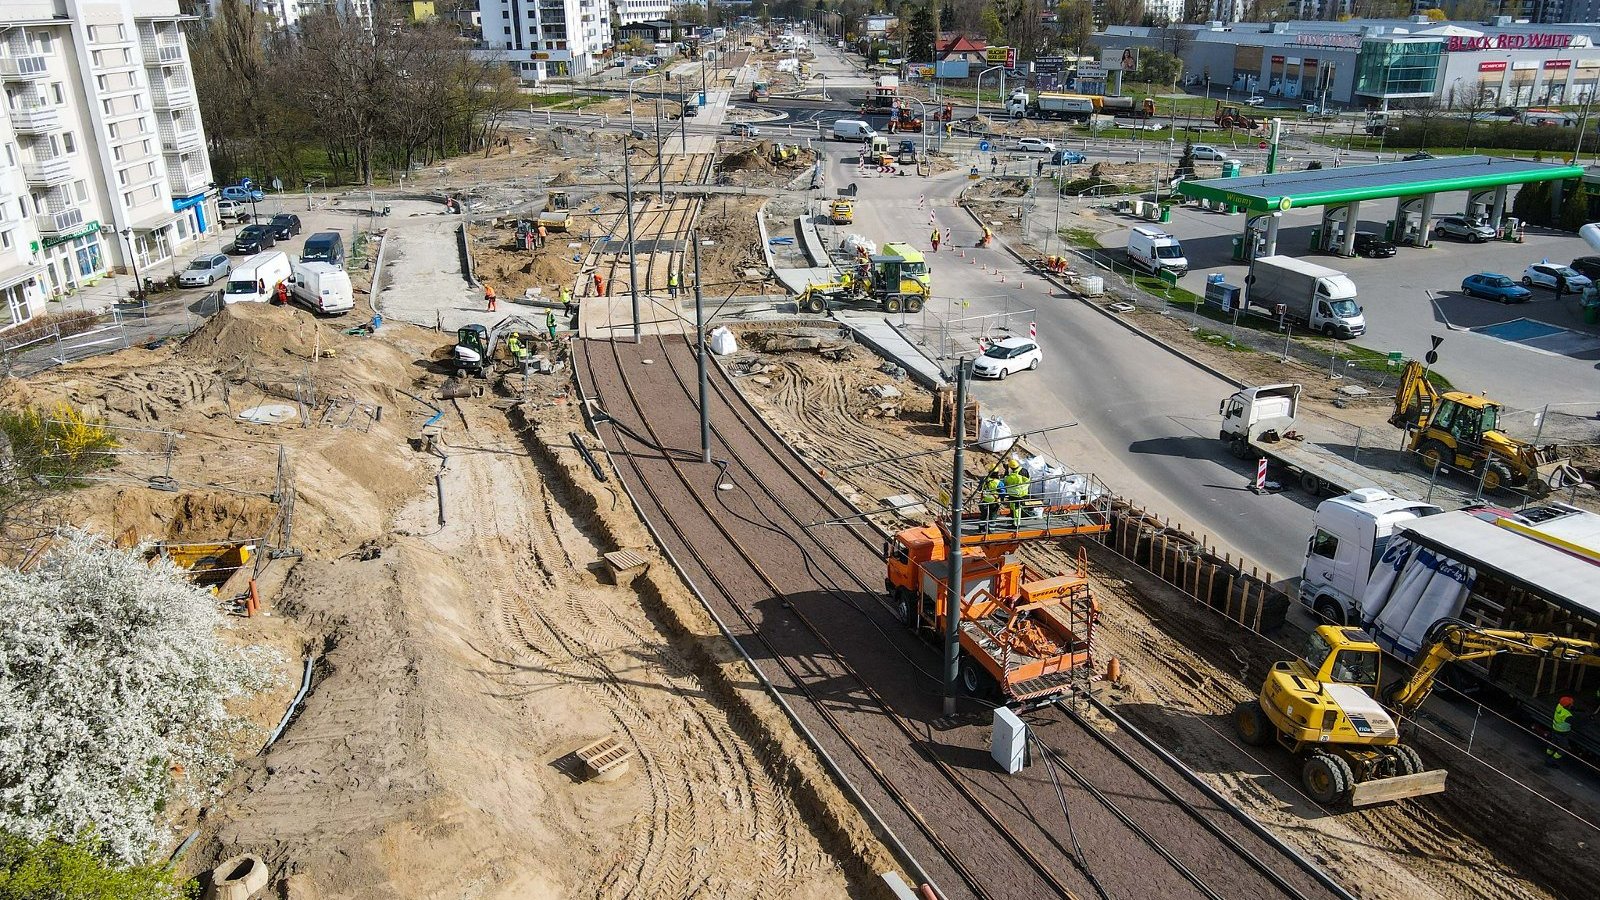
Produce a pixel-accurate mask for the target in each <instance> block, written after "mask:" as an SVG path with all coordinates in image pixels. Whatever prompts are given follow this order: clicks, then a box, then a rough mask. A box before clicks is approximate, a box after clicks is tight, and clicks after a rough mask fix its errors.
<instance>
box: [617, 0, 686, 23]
mask: <svg viewBox="0 0 1600 900" xmlns="http://www.w3.org/2000/svg"><path fill="white" fill-rule="evenodd" d="M616 3H617V20H618V21H617V23H616V24H618V25H632V24H633V23H634V22H648V21H651V20H652V19H670V18H672V7H673V3H672V0H616Z"/></svg>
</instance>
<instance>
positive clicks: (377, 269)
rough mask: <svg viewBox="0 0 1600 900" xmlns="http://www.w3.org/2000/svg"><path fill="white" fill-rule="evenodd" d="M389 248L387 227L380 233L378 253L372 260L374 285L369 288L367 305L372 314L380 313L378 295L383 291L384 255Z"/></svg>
mask: <svg viewBox="0 0 1600 900" xmlns="http://www.w3.org/2000/svg"><path fill="white" fill-rule="evenodd" d="M388 250H389V229H387V228H385V229H384V230H383V231H381V232H379V234H378V255H377V256H376V257H375V258H374V259H373V261H372V285H371V287H369V288H368V289H367V306H369V307H371V309H372V314H373V315H378V314H379V313H380V312H381V310H379V309H378V297H379V296H381V295H382V293H383V257H384V254H385V253H387V252H388Z"/></svg>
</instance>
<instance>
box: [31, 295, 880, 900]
mask: <svg viewBox="0 0 1600 900" xmlns="http://www.w3.org/2000/svg"><path fill="white" fill-rule="evenodd" d="M441 350H442V343H441V339H440V338H439V337H438V336H437V335H434V334H433V333H431V332H428V331H425V330H422V329H416V328H411V327H409V326H385V327H384V328H383V329H381V331H380V332H379V333H378V334H377V335H375V336H364V337H355V336H348V335H344V334H342V333H341V331H340V330H339V328H338V327H336V326H334V325H331V324H328V323H325V322H321V321H318V320H316V319H313V318H312V317H311V316H310V315H309V314H307V313H305V312H302V311H298V310H289V309H283V308H279V307H271V306H252V305H239V306H230V307H225V308H224V309H223V311H222V312H221V313H219V314H218V316H217V317H216V318H214V319H213V320H212V321H211V322H210V323H208V324H207V325H206V326H205V327H204V328H202V329H201V330H200V331H199V332H197V333H196V334H195V335H194V336H193V337H192V338H190V339H189V340H188V341H186V342H184V343H182V344H174V345H169V346H167V347H165V348H163V349H160V350H155V351H148V350H129V351H124V352H121V353H116V354H110V355H106V356H100V357H96V358H94V359H92V360H90V361H88V362H84V363H77V364H73V365H69V366H64V367H60V368H56V369H52V370H49V371H47V372H46V373H44V374H42V375H40V376H38V377H36V378H34V379H30V380H28V381H26V382H21V381H16V380H9V381H6V382H4V383H3V384H0V401H3V402H4V403H6V404H8V405H10V404H17V403H23V402H36V403H43V402H49V401H51V400H55V399H65V400H69V401H71V402H73V403H76V404H79V405H82V406H85V407H87V408H88V409H89V410H91V411H93V412H97V413H99V414H102V415H104V416H106V417H107V418H108V420H109V421H110V422H111V423H112V424H115V425H119V426H128V427H138V428H144V429H163V430H165V431H163V432H128V433H129V434H130V435H132V436H133V437H132V438H130V443H129V445H128V446H129V448H130V449H134V448H137V449H139V450H140V453H138V454H134V455H130V456H129V457H128V458H127V459H126V461H125V462H124V464H123V466H120V467H119V468H118V469H115V470H113V471H112V472H111V473H109V474H108V478H109V479H110V480H108V481H106V482H104V483H100V484H95V485H93V486H90V487H87V488H85V489H82V490H78V491H74V492H72V493H71V494H67V495H63V496H61V497H59V498H58V499H57V500H56V501H55V502H54V503H53V504H51V508H50V510H48V511H47V514H46V515H43V516H41V521H43V522H47V523H59V522H72V523H75V524H80V525H85V526H88V527H93V528H98V529H102V530H106V531H109V532H113V533H118V534H122V533H124V532H126V533H127V535H128V536H129V537H131V538H133V539H144V540H151V539H171V540H189V541H203V540H216V539H221V538H228V537H235V538H240V537H261V536H263V535H266V539H267V541H268V542H271V541H274V540H282V536H281V534H278V535H276V536H274V535H272V534H268V532H271V531H272V529H273V524H272V523H274V522H276V521H279V517H278V514H279V512H280V510H281V508H282V506H283V504H281V503H280V502H278V500H275V499H274V495H275V494H277V495H278V496H279V497H280V499H281V496H282V493H281V492H282V488H283V485H284V484H285V483H287V482H292V483H293V485H294V492H293V493H294V498H295V499H294V505H293V510H294V516H293V530H292V536H290V537H289V538H288V540H287V542H288V544H289V545H290V546H291V547H292V548H293V549H294V550H297V551H299V552H300V554H301V555H300V556H299V557H297V558H285V559H279V560H275V561H273V562H271V563H270V564H268V565H267V566H266V568H265V570H264V571H263V573H262V575H261V576H260V585H261V590H262V594H263V597H264V601H265V603H264V614H263V615H261V616H258V617H255V618H248V619H246V618H236V619H233V620H231V621H233V622H234V623H235V627H234V629H233V635H234V637H235V638H236V639H239V640H244V641H251V642H258V643H267V644H271V645H273V646H275V647H278V648H279V649H280V651H281V652H282V654H283V656H284V665H283V671H282V673H281V675H282V676H283V677H282V678H281V679H280V682H281V683H280V685H279V687H278V688H277V689H275V690H274V692H272V693H270V694H267V695H263V696H260V697H257V698H255V699H254V700H253V701H252V702H251V703H249V704H247V705H245V706H242V707H241V708H240V709H241V712H243V713H244V714H246V715H249V716H251V717H252V719H253V720H254V721H255V722H256V723H257V724H258V725H260V726H261V729H262V733H263V734H264V733H265V731H266V730H268V729H270V728H271V727H272V726H273V725H275V724H276V722H277V720H278V719H279V718H280V717H281V716H282V715H283V711H284V709H285V707H286V706H287V704H288V701H289V699H290V697H291V696H292V695H293V693H294V692H295V690H296V689H297V688H298V687H299V681H300V671H301V665H302V663H301V660H302V659H303V657H305V656H311V657H314V658H315V659H316V666H315V678H314V683H313V688H312V690H311V693H310V695H309V696H308V698H307V700H306V702H305V704H304V706H303V707H302V708H301V710H300V712H299V713H298V716H297V717H296V718H295V720H294V721H293V723H292V725H291V726H290V727H289V729H288V730H287V731H286V732H285V734H284V736H283V738H282V739H281V740H280V741H279V742H278V743H277V744H275V745H274V746H273V747H272V748H271V749H270V750H269V751H268V752H266V753H264V754H260V755H257V750H258V748H259V746H260V745H259V743H256V744H252V745H251V746H248V747H241V748H240V750H241V766H240V768H239V769H238V770H237V771H236V772H235V774H234V776H233V777H232V778H231V779H230V780H229V781H228V782H226V783H225V784H224V785H223V786H222V789H221V791H220V794H219V796H218V797H217V799H216V800H215V802H214V803H213V804H212V805H210V806H208V807H207V808H206V809H204V810H182V811H177V812H176V813H175V816H174V820H173V824H174V831H175V833H176V834H177V835H179V836H181V835H183V834H186V833H187V832H188V831H190V830H192V829H194V828H198V830H199V834H200V836H199V840H198V841H196V842H195V844H194V845H193V847H192V848H191V849H190V851H189V852H188V854H187V855H186V856H185V857H184V859H183V862H182V864H181V865H182V866H183V868H184V870H185V871H187V872H191V873H200V872H203V871H205V870H206V868H207V867H208V866H209V865H211V864H213V863H215V862H216V861H217V860H219V859H222V858H224V857H227V856H231V855H233V854H235V853H238V852H244V851H252V852H256V853H259V854H261V855H262V856H263V857H264V858H265V859H266V860H267V861H268V863H269V864H270V866H271V868H272V871H273V877H274V882H275V883H276V884H277V887H276V888H275V891H276V893H275V894H274V896H280V897H285V898H333V897H340V898H378V897H383V898H389V897H442V896H449V897H483V898H493V897H541V898H544V897H550V898H557V897H563V898H565V897H570V898H586V897H594V898H601V897H622V896H628V897H685V896H696V897H714V898H754V897H757V896H762V897H765V896H781V897H792V898H800V900H821V898H831V897H838V896H847V895H849V896H874V895H876V894H875V890H876V889H875V888H874V887H873V876H874V875H875V873H876V872H878V871H882V870H885V869H889V868H893V867H894V863H893V861H892V859H891V858H890V857H889V856H888V854H887V853H886V851H884V850H883V848H882V847H881V845H879V844H878V843H877V842H876V841H875V840H874V839H873V838H872V836H871V834H870V832H869V830H868V829H867V827H866V825H865V823H864V822H863V821H862V820H861V819H860V817H859V815H857V813H856V811H855V809H854V807H853V806H851V805H850V804H849V803H848V802H847V801H846V800H845V799H844V798H843V797H842V796H841V795H840V794H839V792H838V791H837V789H836V788H834V786H833V785H832V782H831V781H830V780H829V778H828V777H827V775H826V773H825V771H824V770H823V769H822V767H821V765H820V764H819V762H818V761H817V760H816V759H815V758H813V757H812V756H811V755H810V754H809V753H808V752H807V751H806V748H805V747H804V745H803V743H802V742H801V740H800V739H799V737H798V736H797V735H795V734H794V733H793V732H792V731H790V730H789V726H788V724H787V722H786V720H784V719H783V717H782V715H781V713H779V712H778V711H777V709H776V707H774V706H772V704H771V703H770V701H769V700H768V699H767V697H766V695H765V694H763V693H762V692H761V691H760V690H759V688H756V687H755V686H754V685H755V684H756V682H755V679H754V677H753V675H752V674H751V673H750V672H749V671H748V670H747V669H745V668H744V667H743V665H742V662H741V661H739V660H738V658H737V656H736V654H735V653H734V652H733V651H732V650H731V648H729V647H728V646H727V645H726V644H725V643H724V642H723V641H722V639H721V638H720V635H719V633H718V632H717V630H716V628H715V626H714V623H712V622H710V621H709V619H708V618H707V617H706V616H705V614H704V612H703V611H700V610H699V607H698V606H697V605H696V604H695V603H694V602H693V601H692V599H691V598H690V597H689V595H688V594H687V593H686V592H685V590H684V589H683V587H682V586H681V584H679V583H678V582H677V580H676V577H675V575H674V574H673V572H672V570H671V568H670V566H669V565H668V564H667V563H666V562H665V561H664V560H662V559H661V558H660V557H659V556H658V555H657V553H656V551H655V549H654V547H653V545H652V544H651V542H650V540H649V538H648V536H647V534H646V533H645V532H644V530H643V528H642V526H641V525H640V524H639V522H638V521H637V519H636V518H635V517H634V515H633V512H632V508H631V506H630V505H629V504H628V502H627V500H626V497H625V496H623V495H622V494H620V492H619V491H618V490H617V489H616V487H615V485H616V481H615V477H614V476H612V477H611V481H609V482H608V483H601V482H599V481H598V480H596V479H595V477H594V475H593V474H592V473H591V472H590V471H589V469H588V467H587V465H586V464H585V463H584V462H583V460H582V459H581V457H579V455H578V454H577V453H576V452H575V451H574V449H573V445H572V443H571V440H570V438H569V435H570V434H572V433H574V432H580V431H582V428H583V426H582V423H581V422H580V421H579V418H578V416H577V414H576V411H575V409H574V407H573V403H572V398H571V397H570V396H569V395H568V381H567V380H566V370H565V369H564V368H563V369H560V370H558V374H556V375H555V376H545V377H542V378H539V379H538V380H537V382H536V383H533V384H530V385H526V386H524V385H522V384H520V383H518V384H515V385H506V384H503V383H502V384H499V385H497V388H498V391H499V395H508V394H515V395H516V396H517V397H522V398H525V402H526V404H527V405H526V406H522V407H520V408H513V407H515V403H514V402H513V401H512V400H510V399H503V400H497V399H496V397H497V393H496V392H495V391H491V392H489V393H488V394H486V395H484V396H480V397H472V398H468V399H465V400H462V401H460V402H459V405H458V404H455V403H450V402H446V401H434V400H432V399H431V398H433V397H434V395H435V394H436V392H437V390H438V387H439V385H440V383H441V382H442V381H443V376H442V375H441V374H436V373H435V372H434V371H433V366H432V364H431V362H430V359H432V358H434V357H436V356H438V355H439V354H440V352H441ZM556 355H557V357H558V358H561V357H562V356H563V354H562V353H561V352H558V353H557V354H556ZM519 380H520V377H519ZM312 389H315V391H316V396H317V397H319V398H322V397H334V398H338V399H339V400H344V399H346V398H348V399H350V400H353V401H356V402H360V403H364V404H367V405H368V406H370V407H373V408H374V409H376V408H378V407H381V408H382V413H381V416H372V417H369V416H366V415H361V416H356V417H354V418H352V419H350V420H349V421H348V423H347V422H346V419H344V418H343V417H340V418H336V419H334V420H332V421H333V422H336V423H338V424H318V423H321V421H322V420H321V417H320V416H315V415H311V416H305V415H300V414H298V412H297V414H296V418H295V419H293V420H291V421H290V422H289V423H287V424H280V425H252V424H248V423H245V422H241V421H239V420H238V419H237V415H238V413H239V412H241V411H242V410H244V409H246V408H248V407H253V406H258V405H260V404H262V403H277V404H282V405H285V406H287V407H290V408H291V409H295V410H298V409H299V404H300V403H301V401H302V400H305V399H307V398H308V397H309V396H310V391H311V390H312ZM418 398H422V399H418ZM436 402H437V403H439V404H440V405H439V409H441V410H442V411H443V413H444V414H445V415H444V417H443V418H442V420H441V421H442V424H443V426H444V431H443V433H442V435H441V436H440V438H439V439H438V441H437V442H436V443H435V445H434V447H433V449H431V450H430V449H428V448H427V445H426V444H425V442H423V441H422V440H421V438H420V434H421V431H422V426H423V424H424V422H425V421H426V420H427V419H429V418H430V417H432V416H433V415H434V408H433V406H432V404H434V403H436ZM307 408H308V410H314V409H316V408H317V407H316V405H314V404H312V405H308V407H307ZM508 409H509V410H510V411H509V412H507V410H508ZM308 418H309V419H310V420H311V421H312V422H313V424H310V425H306V426H304V427H302V425H301V422H303V421H307V419H308ZM530 423H531V424H530ZM341 426H342V427H341ZM166 432H172V433H174V434H176V435H178V437H176V438H174V439H172V443H175V444H176V445H177V446H178V448H179V449H177V450H176V451H175V452H173V453H170V454H168V453H165V452H164V448H165V447H166V446H167V445H168V439H167V438H166V437H165V433H166ZM150 433H157V434H160V435H162V436H161V437H158V438H149V437H144V435H147V434H150ZM150 448H155V449H150ZM280 448H281V457H282V459H283V460H284V461H285V462H284V468H283V470H281V471H282V473H283V474H280V468H279V460H280ZM157 450H162V451H163V452H160V453H157V452H156V451H157ZM169 457H170V461H169ZM162 472H166V473H170V477H171V478H173V479H174V481H175V482H176V488H177V489H176V490H164V489H163V490H156V489H152V486H151V485H152V482H151V481H150V479H151V478H152V477H154V476H156V475H160V474H161V473H162ZM436 474H437V475H439V476H440V477H441V478H442V483H443V485H444V497H443V508H442V514H443V519H444V521H443V523H441V521H440V519H441V505H440V501H439V498H438V497H436V495H435V492H434V477H435V475H436ZM284 479H286V480H287V481H285V480H284ZM39 524H40V523H34V524H33V527H35V528H37V527H39ZM17 543H18V545H22V544H23V543H24V542H22V541H18V542H17ZM621 548H628V549H632V550H635V551H637V552H639V553H640V554H641V555H642V556H643V558H644V559H645V560H646V568H645V570H644V572H643V573H642V574H636V575H635V576H634V577H632V578H625V579H622V583H620V584H617V583H613V582H614V581H616V579H614V578H612V577H611V576H610V570H609V568H608V567H607V566H606V565H605V563H604V562H603V561H602V558H601V554H602V553H604V552H608V551H610V550H614V549H621ZM697 616H698V617H697ZM608 736H609V737H613V738H615V739H616V740H617V742H618V743H619V744H620V746H621V747H622V748H623V749H624V750H626V751H629V752H631V754H632V757H631V760H630V768H629V771H628V772H627V773H626V774H624V775H623V776H622V777H621V778H618V779H617V780H614V781H610V782H607V783H600V782H595V781H592V780H590V778H589V777H588V773H586V772H585V771H583V769H582V766H581V765H580V764H579V762H578V761H577V760H576V758H575V757H574V756H573V752H574V751H575V750H577V749H578V748H579V747H581V746H583V745H585V744H588V743H590V742H592V741H595V740H598V739H602V738H606V737H608Z"/></svg>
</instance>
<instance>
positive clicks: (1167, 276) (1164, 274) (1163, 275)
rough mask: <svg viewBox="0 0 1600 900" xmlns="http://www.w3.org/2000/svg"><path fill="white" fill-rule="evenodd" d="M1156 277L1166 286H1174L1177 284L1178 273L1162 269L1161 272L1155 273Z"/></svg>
mask: <svg viewBox="0 0 1600 900" xmlns="http://www.w3.org/2000/svg"><path fill="white" fill-rule="evenodd" d="M1156 277H1157V278H1159V279H1161V280H1162V281H1165V282H1166V283H1167V284H1174V285H1175V284H1177V283H1178V273H1177V272H1174V271H1172V270H1171V269H1162V270H1160V271H1159V272H1157V273H1156Z"/></svg>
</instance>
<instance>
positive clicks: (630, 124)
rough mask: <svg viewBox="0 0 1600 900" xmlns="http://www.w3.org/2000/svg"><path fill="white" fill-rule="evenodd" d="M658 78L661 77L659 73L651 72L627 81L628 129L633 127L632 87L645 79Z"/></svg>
mask: <svg viewBox="0 0 1600 900" xmlns="http://www.w3.org/2000/svg"><path fill="white" fill-rule="evenodd" d="M660 77H661V73H660V72H651V73H649V74H646V75H640V76H639V77H638V78H630V79H628V127H629V128H632V127H633V86H634V85H636V84H638V83H639V82H641V81H644V80H645V79H646V78H660Z"/></svg>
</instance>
